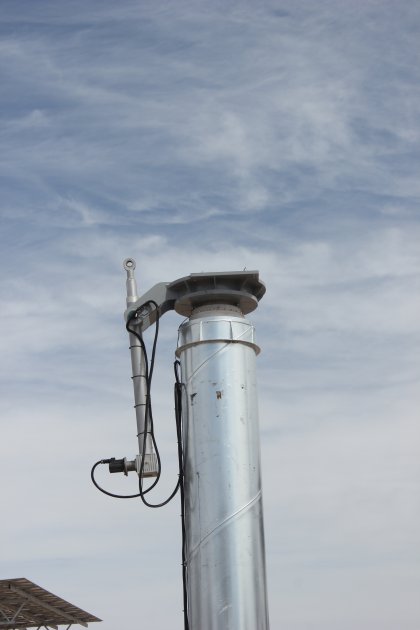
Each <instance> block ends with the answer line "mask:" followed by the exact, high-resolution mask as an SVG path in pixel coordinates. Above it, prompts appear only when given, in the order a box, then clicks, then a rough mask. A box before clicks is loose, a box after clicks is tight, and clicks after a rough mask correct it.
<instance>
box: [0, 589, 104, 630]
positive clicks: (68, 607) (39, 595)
mask: <svg viewBox="0 0 420 630" xmlns="http://www.w3.org/2000/svg"><path fill="white" fill-rule="evenodd" d="M93 621H101V619H98V617H95V616H94V615H91V614H90V613H87V612H85V611H84V610H82V609H81V608H78V607H77V606H74V605H73V604H70V603H69V602H66V601H65V600H64V599H61V597H57V595H53V593H50V592H49V591H46V590H45V589H44V588H41V587H40V586H38V585H37V584H34V583H33V582H31V581H30V580H27V579H26V578H16V579H12V580H0V630H17V629H22V630H23V629H25V628H37V629H38V630H39V629H40V628H46V629H47V630H48V629H49V628H54V629H55V630H58V626H66V630H68V629H69V628H70V627H71V626H73V625H81V626H84V627H85V628H87V626H88V623H91V622H93Z"/></svg>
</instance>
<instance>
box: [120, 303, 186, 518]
mask: <svg viewBox="0 0 420 630" xmlns="http://www.w3.org/2000/svg"><path fill="white" fill-rule="evenodd" d="M147 304H152V305H153V306H154V307H155V309H156V322H155V336H154V340H153V346H152V356H151V360H150V368H149V361H148V358H147V351H146V346H145V343H144V340H143V337H142V335H141V333H139V332H137V331H136V330H134V329H133V328H130V322H131V321H132V320H133V319H134V318H135V317H136V316H137V313H138V312H139V311H140V310H141V309H143V308H144V307H145V306H146V305H147ZM158 309H159V307H158V305H157V304H156V302H155V301H154V300H148V301H147V302H145V303H144V304H142V305H141V306H140V307H139V308H138V309H136V310H135V311H134V312H133V313H132V314H131V316H130V317H129V318H128V320H127V323H126V330H127V331H128V332H129V333H132V334H133V335H134V336H135V337H136V339H138V341H139V343H140V346H141V349H142V351H143V355H144V363H145V372H146V374H145V378H146V407H145V414H144V429H143V448H142V454H141V461H140V471H139V495H140V498H141V500H142V501H143V503H144V504H145V505H147V507H150V508H160V507H163V506H164V505H167V504H168V503H169V502H170V501H171V500H172V499H173V498H174V496H175V495H176V493H177V492H178V490H179V486H180V478H179V477H178V481H177V484H176V486H175V488H174V489H173V491H172V492H171V494H170V495H169V497H168V498H167V499H165V501H162V502H161V503H150V502H149V501H147V499H145V497H144V495H145V494H146V492H149V491H150V490H151V489H152V488H153V487H155V486H156V484H157V482H158V480H159V478H160V474H161V469H162V464H161V459H160V454H159V449H158V448H157V443H156V439H155V435H154V426H153V413H152V402H151V385H152V376H153V369H154V364H155V357H156V347H157V340H158V334H159V310H158ZM149 420H150V435H151V438H152V442H153V446H154V448H155V451H156V457H157V460H158V477H157V479H156V480H155V482H154V483H153V484H152V486H150V487H149V488H148V489H147V490H146V491H145V490H143V470H144V461H145V455H146V437H147V434H148V432H149Z"/></svg>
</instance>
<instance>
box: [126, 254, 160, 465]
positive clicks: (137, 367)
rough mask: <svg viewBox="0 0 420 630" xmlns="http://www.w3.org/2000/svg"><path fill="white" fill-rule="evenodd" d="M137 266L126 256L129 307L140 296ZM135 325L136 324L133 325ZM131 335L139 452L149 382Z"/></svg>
mask: <svg viewBox="0 0 420 630" xmlns="http://www.w3.org/2000/svg"><path fill="white" fill-rule="evenodd" d="M135 268H136V261H135V260H134V259H133V258H126V259H125V260H124V269H125V270H126V272H127V282H126V287H127V307H129V306H130V305H131V304H133V303H134V302H136V301H137V300H138V299H139V298H138V295H137V283H136V279H135V277H134V270H135ZM133 327H134V325H133ZM129 335H130V354H131V370H132V380H133V390H134V408H135V412H136V423H137V440H138V445H139V454H141V453H142V452H143V440H144V431H145V417H146V397H147V384H146V366H145V360H144V355H143V351H142V349H141V346H140V344H139V340H138V339H137V337H136V336H135V335H133V333H129ZM150 429H151V427H150V426H149V427H148V432H147V436H146V451H145V452H146V453H147V454H150V453H152V452H153V442H152V438H151V433H150Z"/></svg>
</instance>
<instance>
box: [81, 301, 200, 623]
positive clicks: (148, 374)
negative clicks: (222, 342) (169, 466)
mask: <svg viewBox="0 0 420 630" xmlns="http://www.w3.org/2000/svg"><path fill="white" fill-rule="evenodd" d="M148 304H151V305H152V306H154V308H155V310H156V321H155V335H154V339H153V345H152V354H151V360H150V365H149V360H148V356H147V350H146V346H145V343H144V340H143V336H142V333H141V328H140V330H139V332H138V331H137V330H135V329H133V328H130V325H129V324H130V322H131V321H132V320H133V319H134V318H136V317H137V314H138V313H139V311H141V310H142V309H144V307H145V306H147V305H148ZM126 330H127V332H128V333H131V334H132V335H134V337H135V338H136V339H137V340H138V341H139V343H140V348H141V350H142V352H143V356H144V366H145V374H144V378H145V380H146V405H145V415H144V428H143V446H142V453H141V462H140V471H139V492H138V493H137V494H127V495H122V494H114V493H112V492H108V491H107V490H105V489H104V488H102V487H101V486H100V485H99V484H98V483H97V481H96V480H95V470H96V468H97V466H99V465H100V464H108V463H109V462H110V460H109V459H101V460H99V461H97V462H96V463H95V464H94V465H93V466H92V469H91V473H90V476H91V479H92V482H93V484H94V485H95V487H96V488H97V489H98V490H100V491H101V492H102V493H103V494H106V495H108V496H110V497H114V498H116V499H133V498H136V497H140V498H141V500H142V502H143V503H144V504H145V505H146V506H147V507H150V508H160V507H163V506H164V505H167V504H168V503H169V502H170V501H171V500H172V499H173V498H174V496H175V495H176V493H177V492H178V490H179V491H180V501H181V535H182V585H183V606H184V610H183V613H184V630H189V621H188V591H187V577H188V576H187V557H186V526H185V497H184V453H183V444H182V437H183V435H182V434H183V431H182V383H181V380H180V378H179V374H178V367H179V365H180V362H179V361H178V360H177V361H175V363H174V372H175V384H174V398H175V424H176V434H177V444H178V469H179V474H178V481H177V484H176V486H175V488H174V490H173V491H172V493H171V494H170V495H169V497H168V498H167V499H166V500H165V501H162V502H161V503H149V501H147V499H145V496H144V495H145V494H146V493H147V492H150V490H152V488H154V487H155V486H156V484H157V483H158V481H159V479H160V476H161V471H162V464H161V459H160V453H159V449H158V446H157V443H156V439H155V434H154V424H153V412H152V401H151V385H152V376H153V370H154V365H155V358H156V348H157V340H158V335H159V307H158V305H157V304H156V302H155V301H154V300H148V301H147V302H145V303H144V304H142V305H141V306H140V307H139V308H138V309H136V310H135V311H134V312H133V313H131V315H130V317H129V318H128V319H127V323H126ZM131 347H133V346H130V348H131ZM138 376H139V377H142V376H143V375H142V374H139V375H138ZM149 422H150V435H151V439H152V443H153V447H154V450H155V452H156V458H157V463H158V473H157V476H156V479H155V480H154V482H153V483H152V485H151V486H149V487H148V488H147V489H146V490H143V472H144V461H145V455H146V438H147V434H148V433H149Z"/></svg>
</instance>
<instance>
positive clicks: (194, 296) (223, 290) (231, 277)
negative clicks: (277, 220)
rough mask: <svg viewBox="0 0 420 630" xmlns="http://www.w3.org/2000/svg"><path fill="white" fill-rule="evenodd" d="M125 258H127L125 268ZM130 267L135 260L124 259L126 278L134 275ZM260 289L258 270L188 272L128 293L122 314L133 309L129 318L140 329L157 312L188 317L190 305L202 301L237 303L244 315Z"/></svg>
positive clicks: (127, 314) (252, 306) (254, 304)
mask: <svg viewBox="0 0 420 630" xmlns="http://www.w3.org/2000/svg"><path fill="white" fill-rule="evenodd" d="M127 261H129V262H130V265H129V267H128V268H127V266H126V265H127ZM134 267H135V261H134V260H133V259H132V258H130V259H126V261H125V262H124V268H125V269H126V271H127V282H128V280H129V279H131V280H132V279H133V278H134V275H133V269H134ZM264 293H265V285H264V283H263V282H261V280H260V279H259V272H258V271H224V272H209V273H192V274H191V275H189V276H185V277H183V278H179V279H178V280H174V281H173V282H160V283H159V284H155V286H154V287H152V288H151V289H150V290H149V291H147V292H146V293H144V295H142V296H141V297H140V298H137V299H136V300H135V301H134V299H133V297H134V296H131V297H132V301H131V300H130V302H128V299H127V310H126V311H125V313H124V317H125V319H126V320H128V319H130V318H131V317H133V314H134V313H136V315H135V316H134V317H133V320H132V322H133V324H134V325H136V324H137V325H139V326H141V329H142V330H143V331H144V330H146V329H147V328H148V327H149V326H151V325H152V324H153V323H154V322H155V321H156V316H157V314H158V315H159V317H161V316H162V315H164V313H166V312H167V311H169V310H175V311H176V312H177V313H179V315H183V316H184V317H189V316H190V315H191V313H192V311H193V310H194V308H197V307H198V306H202V305H203V304H217V303H220V304H230V305H233V306H237V307H239V309H240V310H241V311H242V313H243V314H244V315H246V314H247V313H250V312H251V311H253V310H254V309H255V308H257V306H258V302H259V300H260V299H261V298H262V297H263V295H264ZM149 300H153V301H154V302H156V304H157V305H158V309H157V311H156V309H155V308H153V306H148V305H147V302H148V301H149ZM142 306H144V309H143V310H141V307H142ZM139 309H140V310H139Z"/></svg>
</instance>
